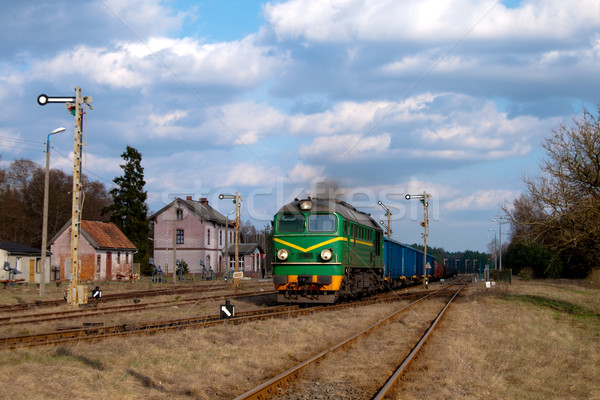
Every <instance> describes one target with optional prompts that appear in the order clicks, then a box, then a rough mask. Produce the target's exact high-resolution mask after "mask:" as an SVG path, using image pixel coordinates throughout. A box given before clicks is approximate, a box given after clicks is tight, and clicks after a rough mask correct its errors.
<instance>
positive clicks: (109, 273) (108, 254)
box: [106, 251, 112, 281]
mask: <svg viewBox="0 0 600 400" xmlns="http://www.w3.org/2000/svg"><path fill="white" fill-rule="evenodd" d="M106 279H107V280H109V281H110V280H112V253H111V252H110V251H107V252H106Z"/></svg>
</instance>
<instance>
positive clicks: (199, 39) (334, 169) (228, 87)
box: [0, 0, 600, 251]
mask: <svg viewBox="0 0 600 400" xmlns="http://www.w3.org/2000/svg"><path fill="white" fill-rule="evenodd" d="M0 50H1V51H0V115H1V117H0V156H1V159H0V165H1V166H2V167H7V166H8V165H9V164H10V162H11V161H13V160H15V159H19V158H26V159H30V160H32V161H35V162H36V163H38V164H39V165H40V166H43V165H44V163H45V149H46V146H45V142H46V140H47V135H48V133H50V132H51V131H53V130H54V129H56V128H58V127H65V128H66V130H65V132H62V133H59V134H56V135H53V136H52V137H51V145H52V146H51V152H50V154H51V167H52V168H58V169H63V170H64V171H65V172H67V173H72V170H73V161H72V157H73V145H74V118H73V117H72V116H71V115H70V114H69V113H68V111H67V110H66V108H65V107H64V106H63V105H62V104H48V105H46V106H43V107H42V106H40V105H38V104H37V101H36V99H37V97H38V96H39V95H40V94H46V95H48V96H52V97H63V96H66V97H72V96H74V95H75V87H80V88H81V91H82V94H83V95H84V96H91V97H92V98H93V103H92V105H93V109H87V108H86V120H85V128H86V129H85V133H84V142H85V146H84V154H85V155H84V172H85V174H86V175H87V176H88V177H89V178H90V179H92V180H98V181H101V182H103V183H104V184H105V185H106V186H107V188H108V189H110V188H111V187H112V181H113V179H114V178H115V177H117V176H121V175H122V173H123V170H122V169H121V167H120V165H121V164H123V159H122V158H121V154H122V153H123V152H124V151H125V148H126V146H128V145H129V146H132V147H134V148H136V149H137V150H138V151H140V153H142V157H143V159H142V166H143V168H144V177H145V180H146V187H145V188H146V190H147V192H148V207H149V209H150V211H151V212H156V211H158V210H160V209H161V208H162V207H163V206H164V205H166V204H168V203H170V202H171V201H172V200H173V198H174V197H175V196H178V197H183V198H185V197H186V196H192V197H193V198H194V199H198V198H200V197H206V198H208V199H209V201H210V204H211V205H212V206H213V207H215V208H216V209H217V210H219V211H220V212H221V213H223V214H229V213H230V212H231V211H233V210H234V206H233V204H232V203H231V201H230V200H219V199H218V196H219V194H222V193H223V194H233V193H235V192H238V193H239V194H240V195H242V197H243V203H242V219H244V220H250V221H252V222H253V223H254V224H255V226H256V227H257V228H262V227H264V226H265V225H267V224H269V221H270V220H271V219H272V217H273V215H274V214H275V213H276V212H277V210H278V209H279V208H280V207H281V206H282V205H283V204H285V203H287V202H289V201H292V200H293V199H294V198H296V197H297V198H304V197H306V196H308V195H311V196H314V197H327V196H337V197H338V198H341V199H343V200H345V201H347V202H349V203H351V204H353V205H354V206H355V207H356V208H358V209H359V210H362V211H365V212H368V213H370V214H372V216H373V218H375V219H376V220H377V221H380V220H385V221H387V217H385V210H384V209H383V207H381V206H379V205H378V204H377V203H378V201H381V202H382V203H383V204H384V205H386V207H388V208H389V209H390V211H391V214H392V215H391V225H392V227H391V228H392V231H393V235H392V237H393V238H394V239H396V240H399V241H401V242H405V243H422V242H423V237H422V234H423V230H422V228H421V226H420V222H421V221H422V220H423V206H422V205H421V203H420V202H418V201H416V200H408V201H407V200H406V199H405V195H406V194H422V193H424V192H426V193H428V194H430V195H431V200H430V202H429V208H428V210H429V221H430V224H429V236H428V238H427V243H428V246H435V247H443V248H445V249H446V250H449V251H461V250H467V249H470V250H477V251H487V250H489V245H490V243H491V242H492V241H493V240H494V236H495V237H496V238H498V237H499V228H500V224H499V223H497V222H494V221H492V219H494V218H495V217H496V216H498V215H501V209H500V206H501V205H502V204H510V203H511V202H512V201H513V199H515V198H516V197H517V196H519V195H520V194H521V193H524V192H525V187H524V184H523V181H522V180H523V178H524V177H536V176H538V175H539V173H540V172H539V165H540V161H541V160H542V157H543V156H544V152H543V150H542V147H541V144H542V142H543V140H544V138H546V137H548V136H549V135H550V134H551V133H552V130H553V129H556V128H557V127H558V126H559V125H560V124H561V123H566V124H569V123H571V122H572V120H573V118H577V117H579V116H581V115H582V112H583V109H584V107H587V108H593V107H594V106H595V105H596V104H597V103H598V102H599V101H600V2H598V0H578V1H564V0H523V1H518V0H511V1H497V0H403V1H394V0H379V1H366V0H331V1H323V0H289V1H270V2H269V1H257V0H243V1H242V0H223V1H217V0H207V1H192V0H179V1H176V0H174V1H160V0H88V1H67V0H52V1H50V0H47V1H43V0H23V1H3V2H0ZM386 223H387V222H386ZM508 231H509V226H508V225H504V226H503V227H502V240H503V241H504V242H506V241H508V240H509V236H508V233H509V232H508Z"/></svg>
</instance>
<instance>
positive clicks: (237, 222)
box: [219, 192, 244, 290]
mask: <svg viewBox="0 0 600 400" xmlns="http://www.w3.org/2000/svg"><path fill="white" fill-rule="evenodd" d="M219 199H220V200H223V199H231V200H233V204H235V266H234V270H233V271H234V272H233V285H234V287H235V289H236V290H237V288H238V287H239V278H240V275H241V276H244V273H243V272H242V273H241V274H238V259H239V243H240V206H241V204H242V196H241V195H240V194H239V193H238V192H235V195H233V194H220V195H219Z"/></svg>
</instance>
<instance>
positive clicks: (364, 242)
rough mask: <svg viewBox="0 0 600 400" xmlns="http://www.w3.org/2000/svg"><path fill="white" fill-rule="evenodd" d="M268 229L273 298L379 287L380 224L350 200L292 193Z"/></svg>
mask: <svg viewBox="0 0 600 400" xmlns="http://www.w3.org/2000/svg"><path fill="white" fill-rule="evenodd" d="M273 234H274V237H273V242H274V243H273V248H274V252H273V253H274V256H273V257H274V260H273V282H274V284H275V288H276V290H278V295H277V300H278V301H279V302H291V303H334V302H335V301H337V300H338V299H340V298H353V297H358V296H361V295H366V294H370V293H373V292H375V291H377V290H380V289H381V286H382V284H383V282H384V280H383V270H384V266H383V230H382V229H381V228H380V227H379V225H378V224H377V223H376V222H375V220H373V218H371V216H370V215H369V214H366V213H364V212H361V211H358V210H357V209H356V208H354V207H353V206H351V205H350V204H348V203H346V202H343V201H340V200H335V199H319V198H310V197H308V198H307V199H303V200H298V199H296V200H294V201H293V202H291V203H289V204H286V205H285V206H283V207H282V208H281V209H280V210H279V211H278V212H277V214H276V215H275V218H274V221H273Z"/></svg>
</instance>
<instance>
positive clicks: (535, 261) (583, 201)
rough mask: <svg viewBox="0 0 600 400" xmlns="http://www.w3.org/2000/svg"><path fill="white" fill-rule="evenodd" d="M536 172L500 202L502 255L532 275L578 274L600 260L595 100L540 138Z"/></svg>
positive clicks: (599, 122) (599, 127)
mask: <svg viewBox="0 0 600 400" xmlns="http://www.w3.org/2000/svg"><path fill="white" fill-rule="evenodd" d="M542 146H543V149H544V152H545V154H544V158H543V159H542V161H541V165H540V169H541V171H540V175H539V176H538V177H525V178H524V179H523V182H524V184H525V187H526V192H525V193H522V194H521V195H520V196H519V197H518V198H516V199H515V200H514V201H513V202H512V203H509V204H505V205H503V206H502V209H503V211H504V213H505V214H506V216H507V218H508V220H509V221H510V224H511V228H512V229H511V231H512V236H511V240H510V243H509V244H508V246H507V247H506V249H505V256H504V260H506V265H507V266H509V267H511V268H512V269H513V272H516V273H521V274H522V275H523V276H533V277H537V278H558V277H562V278H583V277H585V276H587V275H588V274H589V273H590V272H591V270H592V269H594V268H598V267H599V262H600V104H598V105H597V106H596V109H595V110H593V111H589V110H588V109H585V110H584V112H583V115H582V116H580V117H576V118H574V119H573V121H572V123H571V124H566V123H563V124H561V125H559V126H558V127H557V128H556V129H554V130H553V131H552V134H551V135H550V136H549V137H547V138H545V139H544V141H543V143H542Z"/></svg>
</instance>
